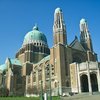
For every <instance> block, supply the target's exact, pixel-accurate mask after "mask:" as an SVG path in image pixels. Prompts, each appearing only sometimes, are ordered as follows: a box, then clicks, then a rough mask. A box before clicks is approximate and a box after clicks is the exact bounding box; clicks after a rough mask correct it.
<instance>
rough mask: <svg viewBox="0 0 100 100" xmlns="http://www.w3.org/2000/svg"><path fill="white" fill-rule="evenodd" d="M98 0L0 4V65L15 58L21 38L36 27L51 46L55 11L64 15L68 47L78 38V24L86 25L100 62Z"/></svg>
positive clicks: (8, 1)
mask: <svg viewBox="0 0 100 100" xmlns="http://www.w3.org/2000/svg"><path fill="white" fill-rule="evenodd" d="M99 5H100V0H0V64H3V63H5V60H6V58H7V57H10V58H15V54H16V52H17V51H18V50H19V49H20V48H21V46H22V43H23V40H24V36H25V35H26V34H27V32H29V31H31V30H32V28H33V27H34V25H35V24H37V25H38V27H39V30H40V31H42V32H43V33H44V34H45V35H46V37H47V40H48V45H49V47H50V48H51V47H52V46H53V29H52V28H53V21H54V11H55V9H56V8H57V7H60V8H61V9H62V11H63V16H64V21H65V24H66V29H67V33H66V34H67V40H68V44H70V43H71V42H72V41H73V40H74V38H75V35H77V36H78V38H79V36H80V30H79V22H80V20H81V19H82V18H85V19H86V20H87V22H88V27H89V31H90V34H91V37H92V43H93V48H94V51H95V52H96V53H97V54H98V58H99V61H100V6H99Z"/></svg>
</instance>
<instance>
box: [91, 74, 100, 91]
mask: <svg viewBox="0 0 100 100" xmlns="http://www.w3.org/2000/svg"><path fill="white" fill-rule="evenodd" d="M90 79H91V87H92V91H93V92H95V91H98V83H97V76H96V74H95V73H91V74H90Z"/></svg>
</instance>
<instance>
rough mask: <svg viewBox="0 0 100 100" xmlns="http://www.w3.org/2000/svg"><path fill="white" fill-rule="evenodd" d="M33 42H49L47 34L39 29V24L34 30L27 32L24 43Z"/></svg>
mask: <svg viewBox="0 0 100 100" xmlns="http://www.w3.org/2000/svg"><path fill="white" fill-rule="evenodd" d="M32 42H43V43H45V44H47V39H46V36H45V35H44V34H43V33H42V32H40V31H39V29H38V27H37V26H34V27H33V30H32V31H30V32H28V33H27V34H26V36H25V38H24V42H23V45H25V44H29V43H32Z"/></svg>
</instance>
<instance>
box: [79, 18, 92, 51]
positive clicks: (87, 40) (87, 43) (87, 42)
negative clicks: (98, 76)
mask: <svg viewBox="0 0 100 100" xmlns="http://www.w3.org/2000/svg"><path fill="white" fill-rule="evenodd" d="M80 34H81V35H80V41H81V44H82V45H83V47H84V48H85V49H86V50H90V51H92V50H93V48H92V40H91V36H90V33H89V29H88V24H87V21H86V20H85V19H84V18H82V19H81V20H80Z"/></svg>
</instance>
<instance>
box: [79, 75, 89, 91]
mask: <svg viewBox="0 0 100 100" xmlns="http://www.w3.org/2000/svg"><path fill="white" fill-rule="evenodd" d="M80 80H81V91H82V92H89V87H88V77H87V75H85V74H84V75H82V76H81V77H80Z"/></svg>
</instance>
